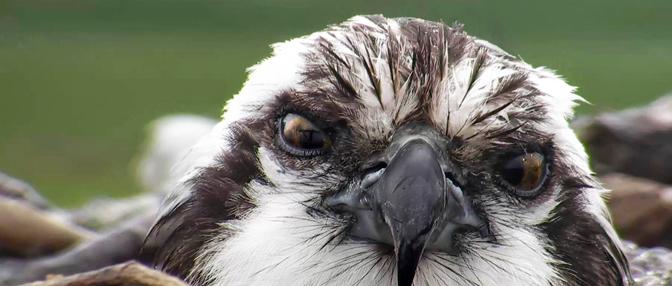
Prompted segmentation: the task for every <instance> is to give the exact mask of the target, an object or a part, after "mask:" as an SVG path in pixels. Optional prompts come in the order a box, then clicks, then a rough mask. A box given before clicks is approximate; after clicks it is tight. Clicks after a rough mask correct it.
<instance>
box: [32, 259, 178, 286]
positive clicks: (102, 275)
mask: <svg viewBox="0 0 672 286" xmlns="http://www.w3.org/2000/svg"><path fill="white" fill-rule="evenodd" d="M117 285H118V286H122V285H135V286H188V285H187V284H186V283H184V282H183V281H181V280H180V279H177V278H175V277H173V276H170V275H168V274H165V273H163V272H160V271H156V270H153V269H149V268H147V267H145V266H143V265H142V264H139V263H137V262H126V263H123V264H117V265H113V266H110V267H106V268H103V269H100V270H96V271H91V272H85V273H80V274H75V275H72V276H67V277H63V276H51V277H48V278H47V280H46V281H41V282H33V283H29V284H24V286H117Z"/></svg>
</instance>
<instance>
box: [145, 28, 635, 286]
mask: <svg viewBox="0 0 672 286" xmlns="http://www.w3.org/2000/svg"><path fill="white" fill-rule="evenodd" d="M273 48H274V52H273V56H272V57H270V58H268V59H266V60H264V61H262V62H261V63H260V64H258V65H256V66H255V67H253V68H251V69H250V70H249V72H250V75H249V78H248V80H247V82H246V83H245V85H244V87H243V89H242V90H241V91H240V93H239V94H237V95H235V96H234V97H233V99H231V100H230V101H229V102H228V104H227V107H226V112H225V114H224V117H223V118H224V119H223V121H222V122H221V123H220V124H218V126H217V127H216V128H215V129H214V130H213V131H212V133H211V134H210V135H209V136H208V137H206V138H205V139H204V140H203V141H202V142H201V143H199V144H197V145H196V147H195V148H194V149H193V150H192V155H190V156H188V157H187V159H186V160H185V161H184V162H183V164H182V166H180V167H178V168H177V169H176V170H179V171H178V173H177V174H176V175H175V176H181V177H182V179H181V180H180V183H179V184H177V185H176V186H175V190H174V192H173V194H172V195H170V196H169V197H168V199H167V201H166V202H165V203H164V208H163V210H162V213H161V216H160V218H159V219H158V220H157V222H156V224H155V226H154V228H153V229H152V230H151V231H150V234H149V236H148V240H147V247H146V251H145V253H146V255H147V256H150V257H152V258H153V259H154V261H155V265H156V266H157V267H158V268H161V269H163V270H165V271H168V272H171V273H173V274H176V275H178V276H181V277H185V278H187V279H188V280H189V281H190V282H192V283H193V284H195V285H395V283H396V280H395V276H396V275H397V273H396V268H395V267H396V266H395V263H396V262H395V260H394V259H393V258H394V253H393V252H391V250H390V249H389V248H387V247H384V246H381V245H380V244H377V243H373V242H370V241H361V240H353V239H351V238H350V237H348V231H349V227H351V226H352V223H353V222H352V220H351V219H349V218H347V217H343V216H341V215H339V214H337V213H333V212H330V211H329V210H328V209H326V208H325V207H324V198H325V196H327V195H329V194H333V193H335V192H348V191H351V190H354V189H356V188H357V186H358V185H359V184H361V180H362V178H361V177H360V176H359V175H358V174H359V173H358V172H361V169H362V168H363V166H364V165H365V163H366V158H369V157H371V156H374V155H375V154H377V153H379V152H381V150H384V149H385V148H387V147H388V145H389V144H390V140H391V137H392V136H393V135H394V134H395V132H397V131H398V130H399V129H400V128H402V127H403V126H405V125H407V124H410V123H413V122H422V123H423V124H426V125H427V126H431V128H433V130H435V132H436V133H437V134H441V136H442V137H443V138H444V139H445V140H448V141H449V142H451V143H450V144H451V145H450V146H452V147H451V148H450V150H445V152H446V153H447V154H448V157H449V158H450V160H451V162H452V164H454V165H455V166H457V168H458V169H459V170H460V173H459V174H455V175H456V176H457V177H459V178H460V179H459V180H458V181H460V182H461V183H463V184H464V189H467V190H468V192H467V195H468V196H469V197H470V200H473V204H474V206H475V208H476V209H477V211H478V212H479V213H480V214H481V215H482V216H483V217H485V219H486V221H487V222H488V227H489V229H490V231H491V232H492V239H483V238H479V237H478V236H475V235H473V234H470V233H458V234H457V235H456V236H457V238H456V241H457V245H458V247H459V250H460V251H459V253H458V254H448V253H445V252H443V251H441V250H437V249H430V250H427V252H425V254H424V255H423V258H422V259H421V261H420V264H419V266H418V271H417V275H416V276H415V280H414V285H486V286H487V285H594V284H591V283H592V282H591V281H590V280H589V279H590V277H591V275H592V274H591V273H590V272H592V273H601V274H603V277H602V278H600V279H602V280H600V283H598V284H595V285H627V283H628V281H629V280H628V270H627V262H626V261H625V259H624V258H623V257H622V253H621V251H620V242H619V240H618V238H617V236H616V234H615V232H614V230H613V228H612V227H611V226H610V224H609V218H608V214H607V213H606V211H605V209H604V203H603V201H602V198H601V195H602V194H604V193H606V190H603V189H602V188H601V186H600V185H599V184H598V183H597V182H596V181H595V180H594V179H593V178H592V174H591V171H590V169H589V167H588V163H587V156H586V154H585V151H584V150H583V147H582V146H581V144H580V143H579V142H578V140H577V139H576V136H575V135H574V134H573V132H572V131H571V129H570V128H569V125H568V123H567V120H568V119H569V118H571V116H572V109H573V107H574V105H575V104H576V102H577V101H580V100H581V98H580V97H579V96H577V95H576V94H575V88H573V87H571V86H569V85H568V84H567V83H565V81H563V80H562V79H561V78H559V77H558V76H556V75H555V74H554V73H552V72H551V71H549V70H548V69H545V68H533V67H531V66H530V65H528V64H526V63H524V62H522V61H521V60H519V59H517V58H515V57H512V56H511V55H509V54H506V53H505V52H503V51H502V50H501V49H500V48H498V47H496V46H494V45H492V44H490V43H488V42H485V41H483V40H479V39H476V38H473V37H471V36H469V35H467V34H466V33H465V32H463V31H462V28H461V27H459V26H457V27H448V26H445V25H443V24H442V23H435V22H429V21H424V20H419V19H411V18H400V19H387V18H384V17H382V16H357V17H354V18H351V19H350V20H348V21H346V22H344V23H342V24H340V25H337V26H332V27H330V28H328V29H326V30H325V31H322V32H317V33H314V34H311V35H309V36H305V37H301V38H298V39H294V40H291V41H288V42H285V43H281V44H276V45H274V46H273ZM288 112H291V113H300V114H302V115H304V116H306V117H309V118H311V119H314V120H316V121H319V122H322V124H323V125H324V126H326V127H328V128H329V130H330V132H331V133H330V134H333V135H332V136H333V138H332V140H333V141H334V146H333V148H332V150H331V151H330V152H329V153H328V154H325V155H324V156H319V157H310V158H298V157H295V156H292V155H291V154H288V153H287V152H284V151H283V150H282V148H281V147H279V146H278V144H277V142H278V141H277V140H279V139H278V138H277V132H278V126H277V123H276V122H278V119H279V118H280V117H281V116H283V115H284V114H286V113H288ZM535 146H540V147H535ZM530 148H541V149H543V151H544V152H545V153H546V154H547V156H549V161H550V163H549V165H550V167H549V170H550V171H549V173H550V175H549V176H550V178H549V179H548V182H547V183H546V184H545V185H544V186H545V187H544V188H545V190H544V191H543V192H542V193H541V194H540V195H539V196H537V197H535V198H534V199H521V198H518V197H516V196H513V195H512V194H511V193H510V192H508V191H507V190H506V188H504V187H503V186H502V185H501V184H499V183H497V182H498V181H497V180H498V175H497V174H496V170H495V169H496V168H495V167H494V166H496V165H497V164H498V160H500V158H501V156H503V154H507V152H514V151H516V150H518V151H520V150H524V151H525V152H527V149H530ZM572 222H573V224H572ZM587 242H599V244H596V243H587ZM574 245H578V247H580V248H581V249H572V247H573V246H574ZM600 262H601V263H600Z"/></svg>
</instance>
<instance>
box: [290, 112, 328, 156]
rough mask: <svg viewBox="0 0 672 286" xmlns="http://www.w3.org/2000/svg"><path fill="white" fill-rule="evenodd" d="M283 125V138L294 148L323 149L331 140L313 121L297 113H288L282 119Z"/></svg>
mask: <svg viewBox="0 0 672 286" xmlns="http://www.w3.org/2000/svg"><path fill="white" fill-rule="evenodd" d="M281 127H282V133H283V139H284V140H285V142H287V143H288V144H289V145H291V146H293V147H294V148H299V149H304V150H316V149H323V148H325V147H326V145H327V141H328V140H329V139H328V138H327V137H326V134H324V132H322V130H320V129H319V128H317V127H316V126H315V125H313V123H312V122H310V121H309V120H308V119H306V118H304V117H302V116H299V115H296V114H287V115H286V116H285V118H283V120H282V126H281Z"/></svg>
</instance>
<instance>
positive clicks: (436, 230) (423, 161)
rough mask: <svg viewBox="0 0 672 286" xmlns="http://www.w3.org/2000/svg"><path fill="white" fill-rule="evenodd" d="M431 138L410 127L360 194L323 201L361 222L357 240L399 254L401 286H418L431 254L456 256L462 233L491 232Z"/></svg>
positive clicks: (354, 230)
mask: <svg viewBox="0 0 672 286" xmlns="http://www.w3.org/2000/svg"><path fill="white" fill-rule="evenodd" d="M432 132H433V131H431V127H428V126H422V125H419V126H418V125H415V126H409V127H408V128H407V129H406V130H405V132H400V133H401V134H400V135H399V136H396V139H393V140H392V141H393V142H392V143H391V144H390V147H388V150H386V151H385V152H384V153H383V156H384V157H385V158H384V159H379V160H377V161H379V162H381V164H380V165H381V166H382V167H380V168H378V169H376V170H365V171H363V172H364V174H363V177H362V181H361V185H360V188H358V189H354V190H348V191H343V192H339V193H336V194H333V195H330V196H329V197H327V198H325V201H324V202H325V204H326V205H327V206H328V207H330V208H331V209H333V210H336V211H339V212H343V213H349V214H351V215H353V216H354V217H355V218H356V220H355V222H354V223H353V225H352V227H351V229H350V231H349V235H350V236H351V237H352V238H353V239H363V240H367V241H374V242H378V243H381V244H385V245H390V246H392V247H393V248H394V254H395V258H396V262H397V264H396V266H397V283H398V285H399V286H411V285H412V284H413V279H414V277H415V274H416V272H417V271H418V265H419V263H420V261H421V259H422V256H423V254H424V252H425V250H426V249H427V248H431V249H432V250H437V251H441V252H444V253H448V254H453V253H455V249H454V243H453V236H454V234H455V232H456V231H457V230H460V229H467V230H476V229H479V228H480V229H481V230H484V229H487V226H485V227H484V225H485V224H484V223H483V222H482V221H481V220H480V218H479V216H478V215H477V214H476V212H474V210H473V209H472V207H471V203H470V202H469V199H468V197H467V196H466V195H465V194H464V193H463V192H462V189H461V187H460V186H459V184H458V183H457V182H455V181H453V179H450V178H447V177H446V173H453V172H455V171H456V170H453V169H452V168H453V167H451V164H450V163H449V162H448V158H445V155H444V154H443V153H442V152H441V151H439V150H441V148H446V147H445V146H444V147H441V146H442V145H440V144H441V143H440V142H441V141H440V140H442V139H441V138H440V136H439V135H432V134H433V133H432ZM485 235H487V234H485V232H481V236H482V237H483V236H485Z"/></svg>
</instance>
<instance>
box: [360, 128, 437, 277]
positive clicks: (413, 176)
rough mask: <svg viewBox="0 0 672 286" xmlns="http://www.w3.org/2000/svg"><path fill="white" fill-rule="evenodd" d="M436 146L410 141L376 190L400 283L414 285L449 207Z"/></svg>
mask: <svg viewBox="0 0 672 286" xmlns="http://www.w3.org/2000/svg"><path fill="white" fill-rule="evenodd" d="M437 158H438V156H437V155H436V153H435V151H434V149H433V148H432V146H430V145H429V144H427V143H426V142H425V141H424V140H412V141H410V142H408V143H406V144H405V145H404V146H403V147H401V149H399V151H398V152H397V154H396V155H395V156H394V158H393V159H392V160H391V161H390V164H389V165H388V167H387V168H386V170H385V173H384V174H383V176H382V177H381V178H380V181H379V182H378V184H376V186H375V187H374V190H373V198H374V210H375V209H376V208H377V209H378V211H379V212H380V215H381V217H382V218H383V221H384V222H385V224H386V225H387V226H388V228H389V231H390V234H391V236H392V243H393V245H394V253H395V255H396V260H397V280H398V285H411V284H412V283H413V278H414V277H415V272H416V270H417V267H418V263H419V262H420V258H421V257H422V254H423V252H424V250H425V246H426V245H427V242H428V241H429V239H430V237H431V236H432V232H433V231H434V229H435V225H436V220H437V218H439V217H440V216H441V213H442V212H443V211H444V209H445V205H446V203H445V201H446V191H445V176H444V174H443V170H442V168H441V165H440V163H439V162H438V160H437Z"/></svg>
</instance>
